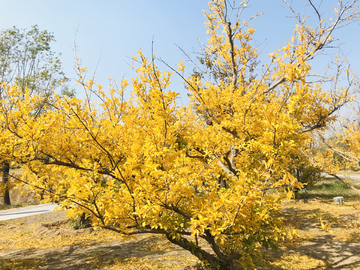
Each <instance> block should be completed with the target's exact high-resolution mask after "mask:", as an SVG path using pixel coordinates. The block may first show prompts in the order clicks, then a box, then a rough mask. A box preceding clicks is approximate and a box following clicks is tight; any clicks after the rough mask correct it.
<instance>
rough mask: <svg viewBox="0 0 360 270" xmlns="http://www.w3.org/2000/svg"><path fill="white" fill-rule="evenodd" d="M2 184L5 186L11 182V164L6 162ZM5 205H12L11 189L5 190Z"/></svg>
mask: <svg viewBox="0 0 360 270" xmlns="http://www.w3.org/2000/svg"><path fill="white" fill-rule="evenodd" d="M2 173H3V176H2V182H3V184H7V183H8V182H9V173H10V163H8V162H4V164H3V166H2ZM4 204H5V205H10V204H11V203H10V193H9V188H8V187H6V188H5V192H4Z"/></svg>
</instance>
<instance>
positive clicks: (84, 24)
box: [0, 0, 360, 103]
mask: <svg viewBox="0 0 360 270" xmlns="http://www.w3.org/2000/svg"><path fill="white" fill-rule="evenodd" d="M207 2H208V0H167V1H165V0H151V1H150V0H136V1H135V0H126V1H125V0H103V1H100V0H97V1H95V0H58V1H56V0H48V1H45V0H0V3H1V16H0V28H1V29H7V28H10V27H12V26H14V25H16V26H17V27H18V28H27V29H30V27H31V26H32V25H34V24H37V25H38V26H39V28H40V30H48V31H51V32H53V33H54V35H55V38H56V42H55V43H53V44H52V50H53V51H55V52H61V53H62V57H61V60H62V62H63V67H64V71H65V73H66V75H67V76H68V77H70V78H73V79H74V80H72V82H71V86H72V87H73V88H76V89H77V91H78V92H80V91H81V90H80V89H79V88H78V86H77V85H76V80H75V77H76V75H75V72H74V68H73V67H74V63H75V58H74V50H73V49H74V41H75V34H76V29H78V30H77V35H76V44H77V46H78V49H77V54H78V56H79V57H81V58H82V60H83V64H84V65H85V66H87V67H88V69H89V72H92V71H93V70H94V69H95V67H96V65H97V63H98V61H100V62H99V65H98V68H97V74H96V77H97V79H98V82H100V83H102V84H106V79H107V78H108V77H113V78H115V79H116V80H120V79H121V78H122V77H125V78H131V77H133V76H134V73H133V72H132V71H131V70H130V69H129V66H128V64H127V62H129V58H128V56H133V55H135V54H136V53H137V51H138V50H139V48H140V47H141V48H142V50H143V52H144V54H145V55H146V56H148V57H150V56H151V43H152V39H153V38H154V52H155V54H156V55H157V57H161V58H162V59H164V60H165V61H166V62H168V63H169V64H170V65H171V66H174V67H176V64H178V63H179V62H180V60H185V57H184V56H183V55H182V53H181V51H180V50H179V49H178V48H177V46H176V45H178V46H180V47H181V48H183V49H184V51H186V52H188V53H190V54H191V53H193V52H196V51H199V42H200V43H206V37H207V36H206V34H205V31H206V30H205V26H204V21H205V18H204V16H203V12H202V9H206V8H207ZM289 2H292V3H293V5H294V8H295V9H296V10H297V12H299V13H302V11H303V8H302V7H303V4H304V3H307V1H301V0H289ZM313 2H314V3H316V4H317V5H319V4H320V3H322V4H321V7H320V10H321V12H322V14H323V15H325V16H326V17H327V18H329V17H332V16H333V15H332V12H333V8H334V6H336V5H337V1H335V0H326V1H320V0H313ZM248 7H249V8H248V10H247V11H246V12H245V14H244V19H246V18H248V17H249V16H250V15H251V14H254V13H255V12H263V13H264V15H263V16H262V17H260V18H257V19H255V20H253V21H252V23H253V24H254V27H255V29H256V33H255V37H254V39H255V44H258V45H259V46H260V49H261V51H262V52H263V53H268V52H271V51H272V50H274V49H277V48H279V46H280V45H283V44H285V43H286V41H287V40H288V39H289V38H290V35H291V34H292V31H293V28H294V25H295V23H296V20H295V19H294V18H291V16H292V14H291V12H290V10H289V9H288V8H287V6H286V5H285V4H284V3H283V1H281V0H252V1H250V3H249V5H248ZM308 15H310V16H311V17H310V18H315V16H314V13H308ZM310 21H311V20H310ZM335 38H339V40H340V42H341V43H343V45H342V47H341V48H342V53H344V54H345V55H347V56H348V59H349V61H350V63H351V64H352V66H353V69H354V70H355V72H356V73H357V74H358V75H360V23H359V22H356V23H354V24H352V25H350V26H348V27H346V28H342V29H340V30H339V31H338V32H336V33H335ZM340 42H339V43H340ZM339 43H338V44H339ZM335 53H336V51H332V52H330V51H329V55H327V57H324V56H322V58H320V59H322V60H320V64H319V63H317V65H319V66H322V65H326V64H327V63H328V62H329V57H331V55H333V54H335ZM192 55H193V56H194V57H195V56H196V55H195V54H192ZM186 64H187V63H186ZM160 66H161V65H160ZM191 70H192V68H190V67H189V68H187V69H185V71H188V72H191ZM180 82H181V80H180V79H179V78H174V80H173V83H172V85H171V88H172V89H173V90H175V91H179V92H181V93H182V95H181V96H182V97H183V103H186V102H187V97H186V94H185V91H184V89H183V86H182V85H181V84H180ZM80 96H81V95H80Z"/></svg>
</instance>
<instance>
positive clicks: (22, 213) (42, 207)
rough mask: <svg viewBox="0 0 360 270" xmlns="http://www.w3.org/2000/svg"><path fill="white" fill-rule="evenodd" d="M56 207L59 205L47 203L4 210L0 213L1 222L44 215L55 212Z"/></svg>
mask: <svg viewBox="0 0 360 270" xmlns="http://www.w3.org/2000/svg"><path fill="white" fill-rule="evenodd" d="M56 207H57V204H55V203H45V204H39V205H32V206H26V207H20V208H13V209H9V210H3V211H0V221H2V220H8V219H15V218H22V217H27V216H33V215H39V214H44V213H47V212H51V211H53V210H54V209H55V208H56Z"/></svg>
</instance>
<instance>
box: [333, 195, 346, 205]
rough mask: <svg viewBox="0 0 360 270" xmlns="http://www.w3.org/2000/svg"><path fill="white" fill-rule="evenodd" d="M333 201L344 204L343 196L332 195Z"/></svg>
mask: <svg viewBox="0 0 360 270" xmlns="http://www.w3.org/2000/svg"><path fill="white" fill-rule="evenodd" d="M334 202H335V204H338V205H342V204H344V197H343V196H338V197H334Z"/></svg>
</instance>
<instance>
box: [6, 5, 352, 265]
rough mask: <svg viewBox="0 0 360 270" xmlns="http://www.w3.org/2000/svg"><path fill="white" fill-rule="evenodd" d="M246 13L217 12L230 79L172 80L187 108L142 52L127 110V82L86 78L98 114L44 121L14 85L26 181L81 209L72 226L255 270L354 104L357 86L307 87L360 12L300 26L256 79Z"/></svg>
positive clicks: (65, 105)
mask: <svg viewBox="0 0 360 270" xmlns="http://www.w3.org/2000/svg"><path fill="white" fill-rule="evenodd" d="M309 3H312V2H311V1H309ZM245 4H246V2H242V3H240V4H239V5H238V6H235V5H234V3H233V2H232V1H231V2H229V1H225V0H213V1H211V2H210V3H209V10H208V11H207V12H206V13H205V14H206V18H207V22H206V24H207V29H208V34H209V39H208V45H207V46H206V48H205V50H206V51H207V52H208V54H209V55H215V54H216V57H215V58H214V59H213V60H212V61H213V63H212V64H211V65H212V66H214V67H216V73H215V74H220V73H221V74H225V75H224V76H222V77H219V78H216V80H215V79H214V78H213V77H211V76H213V75H212V74H210V77H208V76H206V74H202V75H201V76H190V77H186V76H185V75H184V73H183V71H184V68H185V66H184V64H183V62H182V63H180V65H179V66H180V67H179V70H173V72H176V73H178V75H180V76H181V77H182V78H183V80H184V82H185V84H186V85H187V88H188V89H189V91H190V94H191V95H190V96H191V103H190V104H189V105H188V106H180V105H179V104H178V103H177V96H178V94H177V93H175V92H173V91H171V90H170V89H169V87H170V81H171V73H170V72H160V71H159V70H158V68H157V67H156V65H155V61H154V60H155V56H154V55H153V56H152V58H151V59H150V60H148V59H147V58H146V57H145V56H144V55H143V54H142V53H141V52H140V53H139V55H138V56H137V57H134V58H133V61H134V62H133V63H134V68H135V70H136V72H137V77H136V78H134V79H133V80H132V82H131V88H132V89H131V97H130V99H129V100H124V99H123V92H124V91H125V89H126V88H127V87H128V85H129V83H128V82H127V81H125V80H124V81H122V83H121V86H120V89H114V88H113V87H112V85H111V86H110V88H111V89H110V91H109V93H105V92H104V90H103V88H102V86H101V85H97V86H96V84H95V81H94V80H93V79H90V80H86V78H85V75H84V72H85V71H86V69H85V68H82V67H78V71H79V82H80V83H81V84H82V85H83V86H84V87H85V90H86V91H91V92H92V93H93V94H95V95H96V96H97V97H98V98H99V100H100V102H99V103H98V105H96V104H94V103H92V102H91V100H89V99H85V100H83V101H82V100H78V99H75V98H72V99H60V98H59V99H57V100H56V102H55V103H54V107H55V108H57V109H56V110H51V111H49V112H48V113H46V114H41V115H40V116H39V117H38V118H37V119H35V118H34V117H33V115H31V113H29V112H30V111H31V110H32V109H33V107H32V105H31V104H36V103H37V102H41V99H36V98H35V97H31V96H29V94H27V93H29V92H26V91H25V95H27V96H28V97H29V98H27V99H25V101H26V102H24V100H22V99H21V94H22V92H21V90H20V89H16V88H11V87H7V88H6V91H7V93H8V95H11V96H12V97H13V102H14V104H16V106H17V108H19V109H18V110H17V111H16V110H12V111H11V113H9V114H8V115H6V117H5V119H6V121H7V122H8V123H9V124H8V125H7V132H12V133H16V137H14V142H13V143H14V144H15V145H18V147H14V148H13V156H16V157H17V160H18V161H19V162H22V163H24V164H25V166H24V167H25V169H26V171H25V172H24V174H23V175H22V177H21V178H19V179H18V181H20V182H21V183H27V184H29V185H30V186H32V187H33V188H34V189H38V190H43V191H45V192H46V197H45V199H48V200H49V201H54V200H59V199H60V206H61V207H67V208H69V207H70V206H71V209H70V210H69V215H70V216H79V215H82V213H84V212H85V213H86V215H87V216H88V217H90V218H91V219H92V224H93V225H94V226H96V227H98V228H104V229H109V230H113V231H116V232H119V233H121V234H123V235H124V238H125V239H126V238H129V237H133V236H134V235H137V234H142V233H153V234H161V235H164V236H165V237H166V238H167V239H168V240H169V241H170V242H172V243H174V244H176V245H179V246H181V247H182V248H184V249H187V250H189V251H190V252H191V253H192V254H194V255H195V256H196V257H197V258H198V259H199V260H200V261H202V262H203V264H204V265H206V266H208V267H210V268H218V269H235V268H236V264H237V263H240V264H242V265H244V266H245V267H246V268H249V269H252V268H254V267H255V266H254V261H255V260H256V258H257V257H258V254H259V246H263V247H266V248H267V247H275V246H276V243H277V242H278V241H279V239H283V238H284V237H285V235H286V232H285V231H284V229H283V227H282V223H281V219H280V218H279V217H278V215H277V213H278V211H279V206H280V204H281V201H282V200H283V199H286V198H288V199H289V198H291V197H292V196H293V192H292V191H291V189H292V188H293V187H298V188H299V187H301V186H302V185H301V183H299V182H298V181H297V179H296V178H295V177H294V176H292V174H291V173H290V170H289V168H291V167H292V166H293V165H294V161H293V160H294V158H293V157H296V156H299V155H301V154H302V152H301V149H303V148H306V146H307V145H309V143H310V142H311V140H312V134H311V133H312V132H313V131H315V130H318V129H322V130H324V129H326V127H327V126H328V125H329V124H330V123H332V122H333V121H334V120H335V119H336V116H335V115H334V112H335V111H337V110H338V109H339V108H340V107H341V106H343V105H344V104H345V103H346V102H347V101H348V100H349V91H350V88H349V87H350V86H351V81H349V85H346V86H345V87H343V88H341V87H334V88H332V89H329V90H327V89H323V88H322V84H320V83H318V82H312V81H310V80H309V78H311V75H312V73H311V65H310V61H311V60H312V59H313V58H314V57H315V56H316V54H317V53H318V52H320V51H322V50H323V49H324V48H326V47H327V46H328V45H329V44H330V42H331V38H330V37H331V35H333V32H334V30H335V29H336V28H338V27H341V26H343V25H344V24H347V23H348V22H349V19H351V18H352V16H355V15H357V13H353V11H352V10H353V7H355V6H354V5H355V1H349V3H347V5H345V3H344V2H343V1H342V2H340V5H339V7H338V10H337V13H336V14H337V15H336V16H337V17H336V20H333V21H332V22H329V24H326V23H325V21H324V20H323V19H322V18H321V17H319V24H317V25H316V26H315V27H314V28H311V27H310V26H309V25H307V21H306V19H305V18H298V20H299V21H298V23H297V25H296V26H295V31H294V35H293V36H292V37H291V38H290V40H289V42H287V43H286V44H285V45H284V46H282V47H281V48H280V49H279V50H277V51H274V52H272V53H270V55H269V62H268V63H264V67H263V68H261V69H258V70H257V72H258V74H259V75H257V76H255V74H254V71H253V70H252V69H253V68H254V67H253V65H252V64H251V63H255V62H256V59H258V52H257V48H256V46H253V45H252V34H253V33H254V31H255V30H254V29H253V28H252V27H250V26H249V25H247V23H246V22H243V21H241V20H240V17H239V16H240V14H241V10H242V9H244V8H245ZM314 10H315V11H316V13H317V14H320V12H319V11H318V10H317V9H316V7H314ZM346 12H347V13H346ZM236 14H238V15H236ZM222 70H223V71H224V72H221V71H222ZM339 75H340V74H339ZM86 96H90V95H86ZM199 111H200V112H201V113H202V114H204V115H205V117H206V118H205V117H204V118H205V119H206V120H209V121H211V123H210V122H209V123H208V124H206V123H204V118H202V117H199V115H198V112H199ZM208 246H210V247H211V249H212V251H213V252H212V253H210V252H208V251H206V248H205V247H208Z"/></svg>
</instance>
